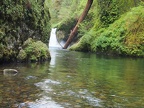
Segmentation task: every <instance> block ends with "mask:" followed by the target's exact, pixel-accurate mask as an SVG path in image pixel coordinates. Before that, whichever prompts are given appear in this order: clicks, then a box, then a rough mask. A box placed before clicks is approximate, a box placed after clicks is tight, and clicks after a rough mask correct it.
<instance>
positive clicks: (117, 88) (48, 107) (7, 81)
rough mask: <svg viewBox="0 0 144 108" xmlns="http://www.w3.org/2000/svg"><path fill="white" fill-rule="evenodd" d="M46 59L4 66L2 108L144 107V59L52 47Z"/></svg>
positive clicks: (0, 74)
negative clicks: (12, 71) (9, 72)
mask: <svg viewBox="0 0 144 108" xmlns="http://www.w3.org/2000/svg"><path fill="white" fill-rule="evenodd" d="M50 53H51V56H52V59H51V60H50V61H48V62H45V63H31V64H18V63H17V64H5V65H0V70H3V69H6V68H13V69H17V70H18V71H19V73H18V74H17V75H11V74H7V75H6V74H5V75H4V74H3V72H2V71H1V72H0V108H144V59H142V58H138V59H132V58H120V57H104V56H97V55H95V54H92V53H82V52H74V51H68V50H62V49H55V48H53V49H50Z"/></svg>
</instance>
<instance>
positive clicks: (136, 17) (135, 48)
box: [72, 6, 144, 57]
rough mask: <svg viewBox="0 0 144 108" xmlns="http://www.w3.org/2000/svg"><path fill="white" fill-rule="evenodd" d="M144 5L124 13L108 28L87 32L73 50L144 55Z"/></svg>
mask: <svg viewBox="0 0 144 108" xmlns="http://www.w3.org/2000/svg"><path fill="white" fill-rule="evenodd" d="M143 28H144V7H143V6H138V7H135V8H133V9H132V10H131V11H130V12H128V13H126V14H124V15H123V16H122V17H121V18H120V19H119V20H117V21H115V22H114V23H113V24H111V25H110V26H109V27H108V28H105V29H100V30H98V31H94V29H92V30H91V31H90V32H91V35H92V36H91V35H90V34H89V33H87V34H85V35H84V36H83V37H82V38H81V40H80V41H79V43H77V44H76V45H75V47H72V49H73V50H84V51H85V50H86V49H87V48H89V50H90V51H93V52H98V53H104V54H112V55H113V54H116V55H127V56H138V57H143V56H144V35H143V34H144V29H143Z"/></svg>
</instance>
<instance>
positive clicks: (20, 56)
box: [17, 49, 27, 61]
mask: <svg viewBox="0 0 144 108" xmlns="http://www.w3.org/2000/svg"><path fill="white" fill-rule="evenodd" d="M17 58H18V60H20V61H25V60H26V59H27V54H26V52H25V50H23V49H21V50H20V52H19V54H18V56H17Z"/></svg>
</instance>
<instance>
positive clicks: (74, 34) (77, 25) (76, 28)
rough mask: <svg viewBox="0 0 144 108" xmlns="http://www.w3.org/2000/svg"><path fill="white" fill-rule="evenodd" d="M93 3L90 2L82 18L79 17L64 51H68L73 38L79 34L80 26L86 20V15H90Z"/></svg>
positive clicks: (91, 0) (89, 0) (90, 0)
mask: <svg viewBox="0 0 144 108" xmlns="http://www.w3.org/2000/svg"><path fill="white" fill-rule="evenodd" d="M92 3H93V0H88V1H87V4H86V6H85V9H84V11H83V13H82V14H81V16H80V17H79V19H78V21H77V24H76V25H75V27H74V28H73V30H71V33H70V35H69V38H68V40H67V41H66V43H65V45H64V47H63V48H64V49H67V47H68V46H69V45H70V43H71V42H72V40H73V38H74V37H75V36H76V34H77V32H78V27H79V24H80V23H81V22H82V21H83V20H84V18H85V17H86V15H87V14H88V11H89V10H90V8H91V5H92Z"/></svg>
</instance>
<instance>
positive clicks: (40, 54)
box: [17, 38, 50, 61]
mask: <svg viewBox="0 0 144 108" xmlns="http://www.w3.org/2000/svg"><path fill="white" fill-rule="evenodd" d="M17 58H18V59H19V60H22V61H26V60H27V61H43V60H47V59H49V58H50V54H49V51H48V47H47V45H46V44H44V43H43V42H41V41H35V40H33V39H31V38H29V39H28V40H26V41H25V42H24V45H23V49H21V50H20V52H19V55H18V57H17Z"/></svg>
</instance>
